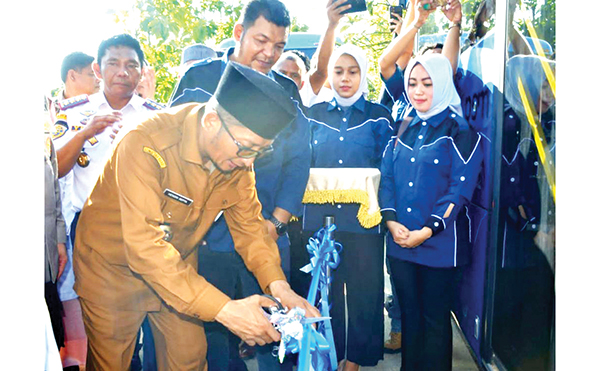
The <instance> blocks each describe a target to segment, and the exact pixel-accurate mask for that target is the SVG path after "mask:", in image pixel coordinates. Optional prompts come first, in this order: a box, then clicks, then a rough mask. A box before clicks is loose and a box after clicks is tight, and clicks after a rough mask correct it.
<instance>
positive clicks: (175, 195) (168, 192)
mask: <svg viewBox="0 0 600 371" xmlns="http://www.w3.org/2000/svg"><path fill="white" fill-rule="evenodd" d="M163 194H164V195H165V196H167V197H169V198H172V199H173V200H175V201H179V202H181V203H182V204H184V205H186V206H190V205H191V204H192V203H193V202H194V200H192V199H191V198H188V197H185V196H184V195H180V194H179V193H177V192H173V191H171V190H170V189H169V188H166V189H165V190H164V191H163Z"/></svg>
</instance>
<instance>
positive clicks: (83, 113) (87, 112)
mask: <svg viewBox="0 0 600 371" xmlns="http://www.w3.org/2000/svg"><path fill="white" fill-rule="evenodd" d="M80 113H81V114H82V115H84V116H85V117H90V116H92V115H94V113H96V111H93V110H89V109H88V110H85V111H83V112H80Z"/></svg>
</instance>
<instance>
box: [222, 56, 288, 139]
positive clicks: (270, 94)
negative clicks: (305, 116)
mask: <svg viewBox="0 0 600 371" xmlns="http://www.w3.org/2000/svg"><path fill="white" fill-rule="evenodd" d="M214 97H215V99H216V100H217V102H219V105H220V106H221V107H223V109H225V110H226V111H227V112H229V113H230V114H231V115H233V117H235V118H236V119H237V120H238V121H239V122H241V123H242V124H243V125H244V126H246V127H247V128H248V129H250V130H252V131H253V132H254V133H256V134H257V135H259V136H260V137H262V138H265V139H274V138H275V136H277V134H279V132H280V131H281V130H283V129H284V128H285V127H286V126H288V125H289V124H290V123H291V122H292V121H293V120H295V119H296V115H297V113H296V112H297V111H296V105H295V104H294V102H293V101H292V98H291V97H290V94H289V93H288V92H287V91H286V90H285V89H283V87H281V85H279V84H278V83H276V82H275V81H273V80H271V79H270V78H269V77H268V76H266V75H264V74H262V73H260V72H257V71H254V70H253V69H251V68H249V67H246V66H242V65H241V64H239V63H236V62H233V61H230V62H229V63H227V67H225V71H224V72H223V76H221V80H220V81H219V85H218V86H217V89H216V91H215V95H214Z"/></svg>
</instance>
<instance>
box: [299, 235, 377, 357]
mask: <svg viewBox="0 0 600 371" xmlns="http://www.w3.org/2000/svg"><path fill="white" fill-rule="evenodd" d="M305 232H306V233H305ZM334 233H335V236H334V238H335V240H336V242H339V243H341V244H342V246H343V250H342V253H341V260H340V265H339V266H338V267H337V268H336V269H334V270H332V276H333V281H332V283H331V293H330V304H331V312H330V315H331V317H332V319H331V326H332V328H333V337H334V342H335V348H336V354H337V358H338V361H341V360H343V359H347V360H348V361H351V362H354V363H357V364H359V365H361V366H375V365H377V362H378V361H379V360H382V359H383V343H384V329H383V326H384V325H383V289H384V286H383V257H384V253H383V235H381V234H365V233H350V232H339V231H335V232H334ZM313 234H314V232H313V231H308V232H307V231H303V245H304V246H306V243H308V237H310V236H312V235H313ZM306 263H308V253H306ZM292 269H293V268H292ZM306 276H308V280H309V281H310V278H311V276H310V275H309V274H306ZM344 286H345V291H346V295H344ZM307 290H308V289H307ZM307 293H308V291H307ZM346 306H347V307H348V329H347V331H346Z"/></svg>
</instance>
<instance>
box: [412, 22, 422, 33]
mask: <svg viewBox="0 0 600 371" xmlns="http://www.w3.org/2000/svg"><path fill="white" fill-rule="evenodd" d="M413 28H414V29H415V30H417V31H419V29H420V28H421V26H417V24H416V23H413Z"/></svg>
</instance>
